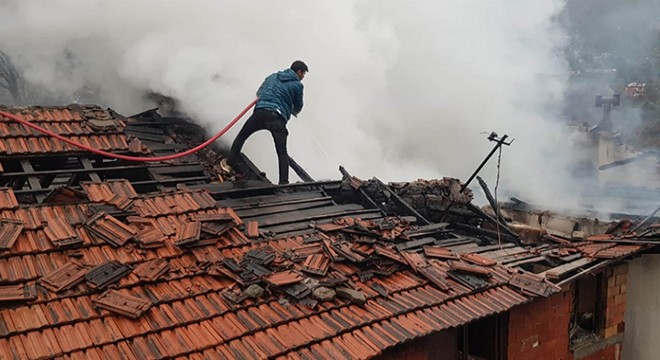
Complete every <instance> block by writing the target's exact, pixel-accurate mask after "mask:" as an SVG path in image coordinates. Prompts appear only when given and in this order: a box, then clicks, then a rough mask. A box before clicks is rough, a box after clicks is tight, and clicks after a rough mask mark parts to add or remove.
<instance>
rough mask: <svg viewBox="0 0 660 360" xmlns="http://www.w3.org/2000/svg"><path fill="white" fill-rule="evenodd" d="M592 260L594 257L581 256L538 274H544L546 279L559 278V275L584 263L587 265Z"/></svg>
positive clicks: (561, 275) (563, 274)
mask: <svg viewBox="0 0 660 360" xmlns="http://www.w3.org/2000/svg"><path fill="white" fill-rule="evenodd" d="M592 262H594V259H591V258H581V259H578V260H575V261H572V262H570V263H567V264H564V265H560V266H557V267H554V268H552V269H549V270H546V271H544V272H542V273H539V274H538V275H539V276H544V277H546V278H548V279H554V280H556V279H560V278H561V277H563V276H565V275H566V274H568V273H570V272H571V271H574V270H576V269H579V268H581V267H583V266H585V265H588V264H590V263H592Z"/></svg>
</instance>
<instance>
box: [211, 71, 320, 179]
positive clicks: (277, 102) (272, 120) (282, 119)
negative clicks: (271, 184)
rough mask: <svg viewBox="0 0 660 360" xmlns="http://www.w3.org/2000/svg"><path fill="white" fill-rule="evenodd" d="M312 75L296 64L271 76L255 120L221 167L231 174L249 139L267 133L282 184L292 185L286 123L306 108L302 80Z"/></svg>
mask: <svg viewBox="0 0 660 360" xmlns="http://www.w3.org/2000/svg"><path fill="white" fill-rule="evenodd" d="M308 71H309V69H308V68H307V65H306V64H305V63H304V62H302V61H300V60H296V61H294V62H293V64H291V67H290V68H288V69H286V70H282V71H278V72H276V73H273V74H271V75H269V76H268V77H267V78H266V79H265V80H264V82H263V83H262V84H261V86H260V87H259V90H257V96H258V97H259V100H257V104H256V105H255V107H254V112H253V113H252V116H250V118H249V119H248V120H247V121H246V122H245V125H243V128H241V131H239V133H238V135H236V139H234V143H233V144H232V146H231V150H230V151H229V157H228V158H226V159H222V161H221V162H220V167H221V168H222V169H223V170H224V171H226V172H231V170H232V167H234V166H236V163H237V161H238V156H239V155H240V153H241V149H242V148H243V145H244V144H245V141H246V140H247V138H248V137H250V135H252V134H254V133H255V132H257V131H259V130H268V131H270V133H271V135H273V141H274V142H275V151H276V152H277V159H278V167H279V173H280V174H279V175H280V179H279V184H288V183H289V154H288V153H287V150H286V139H287V136H288V135H289V132H288V131H287V129H286V123H287V122H288V121H289V118H290V117H291V115H293V116H296V117H297V116H298V114H299V113H300V111H301V110H302V108H303V84H302V82H301V81H302V79H304V78H305V74H306V73H307V72H308Z"/></svg>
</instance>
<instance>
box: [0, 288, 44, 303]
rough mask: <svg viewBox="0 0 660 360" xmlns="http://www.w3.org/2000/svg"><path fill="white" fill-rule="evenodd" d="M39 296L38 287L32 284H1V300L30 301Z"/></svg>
mask: <svg viewBox="0 0 660 360" xmlns="http://www.w3.org/2000/svg"><path fill="white" fill-rule="evenodd" d="M36 298H37V288H36V287H35V286H34V284H30V285H4V286H0V302H5V301H12V302H13V301H28V300H35V299H36Z"/></svg>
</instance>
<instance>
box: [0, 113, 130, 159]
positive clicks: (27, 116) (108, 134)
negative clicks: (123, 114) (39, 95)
mask: <svg viewBox="0 0 660 360" xmlns="http://www.w3.org/2000/svg"><path fill="white" fill-rule="evenodd" d="M0 110H2V111H6V112H9V113H11V114H14V115H16V116H18V117H19V118H21V119H23V120H27V121H30V122H32V123H35V124H37V125H39V126H41V127H43V128H45V129H47V130H50V131H52V132H54V133H56V134H59V135H62V136H64V137H67V138H69V139H71V140H73V141H77V142H80V143H82V144H85V145H88V146H91V147H94V148H96V149H100V150H106V151H128V150H129V140H128V138H127V136H126V135H125V134H124V132H123V128H124V126H125V121H124V119H122V118H120V117H118V116H117V115H116V114H114V113H113V112H111V111H109V110H105V109H102V108H100V107H97V106H78V105H70V106H67V107H50V108H40V107H26V108H4V107H0ZM64 152H79V150H78V149H77V148H75V147H73V146H71V145H69V144H66V143H64V142H62V141H60V140H57V139H55V138H51V137H49V136H46V135H44V134H41V133H39V132H37V131H36V130H32V129H30V128H28V127H26V126H23V125H21V124H19V123H16V122H11V121H0V155H4V154H6V155H17V154H56V153H64Z"/></svg>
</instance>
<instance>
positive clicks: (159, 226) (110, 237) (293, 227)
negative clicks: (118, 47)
mask: <svg viewBox="0 0 660 360" xmlns="http://www.w3.org/2000/svg"><path fill="white" fill-rule="evenodd" d="M0 109H4V108H0ZM8 110H9V111H10V112H12V113H15V114H19V115H20V116H21V117H22V118H24V119H27V120H30V121H33V122H37V123H39V124H40V125H41V126H44V127H47V128H49V129H50V130H52V131H55V132H57V133H59V134H62V135H64V136H67V137H69V138H71V139H77V140H79V141H81V142H84V143H87V144H89V145H91V146H93V147H97V148H101V149H113V150H122V151H128V150H129V146H128V141H129V139H128V137H127V136H126V135H125V133H124V129H125V127H126V126H127V125H126V121H125V119H123V118H121V117H119V116H118V115H116V114H114V113H113V112H112V111H109V110H104V109H101V108H98V107H86V106H70V107H62V108H37V107H31V108H26V109H16V108H13V109H8ZM73 150H74V149H72V148H70V147H69V146H68V145H62V144H61V143H60V142H52V141H51V139H48V138H45V137H43V136H41V135H38V134H36V133H34V132H33V131H32V130H29V129H26V128H24V127H22V126H19V125H17V124H13V123H7V122H4V123H3V122H0V155H3V154H4V155H7V154H44V153H46V154H54V153H66V152H71V151H73ZM72 154H73V153H72ZM66 156H69V155H66ZM168 166H169V165H168ZM74 180H75V179H74ZM97 180H98V179H97ZM137 183H139V181H138V182H137ZM363 183H364V182H362V181H361V180H359V179H357V178H352V179H351V181H350V184H349V185H351V186H352V187H353V188H357V187H359V186H361V185H362V184H363ZM180 185H182V186H177V188H176V190H172V189H169V190H162V191H161V190H160V188H159V191H154V192H151V193H147V194H144V193H139V192H138V191H136V189H138V187H137V186H134V185H133V184H132V183H131V181H128V180H108V181H100V180H98V181H84V182H82V183H80V187H81V188H82V190H78V189H72V188H61V189H60V190H58V191H56V192H54V193H53V194H51V195H50V196H51V197H50V199H51V200H50V201H51V202H49V203H44V204H25V203H23V202H21V204H22V205H19V201H18V200H17V194H18V195H19V196H20V194H19V193H20V190H18V189H17V190H16V193H15V192H14V190H13V189H11V188H1V189H0V359H23V358H35V359H37V358H55V357H58V358H59V357H64V358H81V359H89V358H98V359H105V358H184V357H188V358H193V359H194V358H198V357H210V358H219V357H226V358H241V357H243V358H277V357H281V358H297V357H300V358H333V359H334V358H369V357H373V356H376V355H378V354H382V353H383V351H384V350H386V349H388V348H391V347H393V346H397V345H399V344H402V343H404V342H406V341H409V340H412V339H414V338H419V337H421V336H425V335H428V334H432V333H435V332H438V331H443V330H446V329H450V328H452V327H456V326H460V325H463V324H466V323H469V322H471V321H474V320H477V319H480V318H482V317H486V316H490V315H493V314H496V313H501V312H505V311H508V310H509V309H511V308H512V307H514V306H517V305H519V304H522V303H525V302H528V301H532V300H533V299H534V298H536V297H544V296H548V295H550V294H552V293H554V292H557V291H559V288H558V287H557V286H556V285H554V284H552V283H550V282H549V281H548V279H555V278H556V279H557V280H559V279H564V278H565V277H566V276H565V274H569V272H566V273H564V272H562V269H561V268H559V269H558V267H557V268H553V271H549V272H546V273H542V274H530V273H528V272H526V271H523V270H522V269H520V268H518V267H516V266H511V267H509V266H507V265H505V264H506V263H514V262H519V261H525V260H528V259H534V258H538V257H539V256H542V258H543V259H545V257H544V256H549V257H550V256H556V257H561V256H566V255H567V254H563V253H561V252H562V251H563V252H566V253H568V252H570V253H571V254H570V255H577V256H579V257H580V259H582V260H581V261H583V262H584V263H585V264H587V263H591V262H594V263H595V262H597V261H600V260H599V258H603V259H611V258H622V257H624V256H628V255H630V254H633V253H636V252H639V251H642V250H643V249H645V245H638V244H635V245H629V244H614V245H612V244H605V245H600V244H594V243H591V242H584V243H583V244H581V245H582V246H576V244H574V243H571V242H570V241H569V242H568V243H567V244H568V245H566V244H563V243H562V244H560V245H557V246H556V247H555V248H552V249H549V250H546V254H547V255H546V254H544V255H539V252H537V251H536V250H534V249H531V248H523V247H520V246H514V244H505V245H507V247H506V248H502V247H501V245H500V246H496V245H479V244H477V243H476V242H475V241H473V240H471V239H467V240H466V239H465V238H459V237H458V236H455V237H452V235H451V234H450V233H447V232H444V233H443V237H438V238H437V239H436V238H433V237H431V236H429V235H428V234H427V235H424V236H423V237H422V236H421V235H420V236H414V235H411V234H414V233H415V232H418V233H424V231H427V230H429V228H428V227H427V228H424V227H423V226H420V225H418V224H415V223H414V221H411V220H409V218H406V217H384V215H383V212H381V211H380V210H379V209H375V210H374V209H371V210H373V211H371V212H369V211H368V210H369V209H365V208H364V207H362V206H361V205H357V204H342V205H339V204H336V203H335V202H334V201H333V200H332V199H330V197H329V196H328V195H327V193H325V192H324V190H319V189H322V188H314V189H312V190H310V186H312V185H310V184H309V183H307V184H302V185H300V188H299V189H297V188H296V187H297V186H298V185H291V186H290V187H285V188H286V189H285V190H286V191H281V192H275V191H273V190H272V189H270V188H269V190H268V192H266V193H265V194H264V195H252V194H249V193H248V195H244V194H243V195H241V196H242V197H241V196H236V197H235V198H234V197H231V196H230V197H226V198H223V197H222V196H218V195H219V194H220V195H222V192H221V191H215V192H213V191H211V190H209V189H210V188H213V187H216V186H225V185H226V184H217V183H213V184H206V183H205V184H203V186H200V187H199V188H197V189H192V188H189V187H188V185H185V186H184V184H183V183H181V184H180ZM190 187H192V186H190ZM312 187H313V186H312ZM264 188H265V187H264ZM291 189H293V190H291ZM231 191H235V192H236V193H238V192H240V191H242V189H240V188H239V189H236V188H233V189H231ZM278 191H280V190H278ZM287 191H291V192H287ZM234 194H235V193H234ZM232 196H234V195H232ZM218 198H221V200H217V199H218ZM53 199H57V201H55V200H53ZM282 199H284V200H282ZM310 199H311V200H310ZM308 200H309V201H310V203H312V205H305V204H304V203H305V201H308ZM280 201H281V203H280ZM223 202H225V203H226V204H227V203H229V204H231V206H221V205H219V204H221V203H223ZM298 204H302V205H300V208H297V207H296V206H298ZM360 216H366V217H367V218H363V219H360ZM433 226H436V225H435V224H433ZM436 230H437V229H436ZM429 231H430V230H429ZM433 231H435V230H433ZM433 231H430V233H433ZM281 234H285V235H284V236H282V235H281ZM611 238H613V237H612V236H607V237H604V236H601V237H599V238H598V239H601V240H602V239H605V240H610V239H611ZM509 245H510V246H509ZM568 249H570V250H568ZM569 265H570V266H569ZM562 266H567V268H568V267H571V266H578V267H576V269H577V268H579V264H577V265H576V264H575V263H570V262H569V263H566V264H563V265H562ZM567 268H564V269H567ZM571 274H572V273H571Z"/></svg>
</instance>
